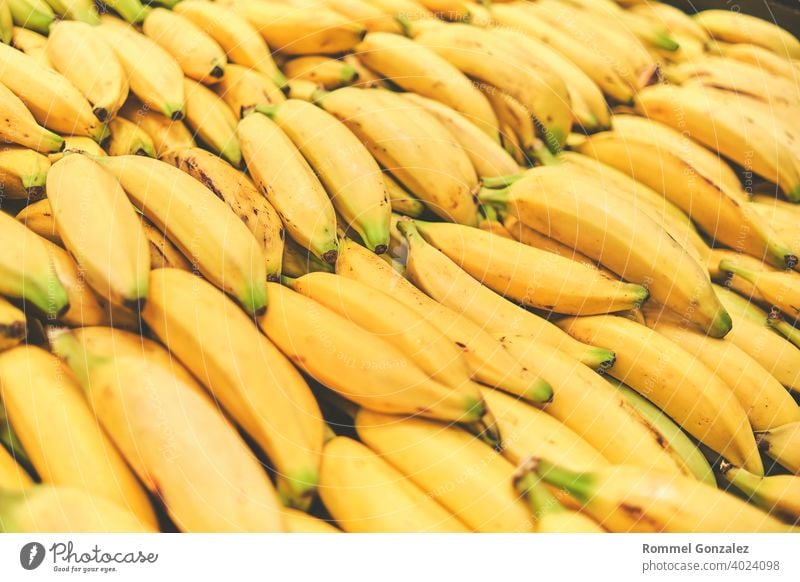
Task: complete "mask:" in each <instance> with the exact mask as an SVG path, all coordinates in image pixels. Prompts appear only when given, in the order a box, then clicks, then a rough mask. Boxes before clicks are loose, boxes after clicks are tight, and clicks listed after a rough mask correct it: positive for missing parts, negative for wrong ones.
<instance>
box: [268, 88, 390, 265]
mask: <svg viewBox="0 0 800 582" xmlns="http://www.w3.org/2000/svg"><path fill="white" fill-rule="evenodd" d="M259 111H261V112H263V113H265V114H266V115H268V116H269V117H270V118H271V119H272V120H273V121H274V122H275V123H276V124H277V126H278V127H279V128H280V129H281V130H283V132H284V133H285V134H286V135H287V136H288V137H289V139H290V140H292V142H294V145H295V147H297V149H298V150H299V151H300V153H301V154H302V155H303V157H304V158H305V159H306V161H307V162H308V164H309V165H310V166H311V168H312V170H313V171H314V173H315V174H316V175H317V176H318V177H319V179H320V181H321V182H322V185H323V186H324V187H325V189H326V190H327V191H328V194H329V195H330V197H331V201H332V202H333V206H334V208H335V209H336V211H337V212H338V213H339V215H340V216H341V217H342V218H343V219H344V220H345V222H346V224H347V225H348V226H349V227H350V228H352V229H353V230H355V231H356V232H357V233H358V235H359V236H360V237H361V239H362V240H363V241H364V243H365V244H366V246H367V247H368V248H369V249H370V250H373V251H375V252H376V253H378V254H381V253H383V252H385V251H386V248H387V246H388V244H389V222H390V215H391V205H390V203H389V197H388V194H387V192H386V186H385V184H384V181H383V175H382V173H381V169H380V167H378V164H377V163H376V162H375V160H374V159H373V158H372V156H371V155H370V153H369V151H367V149H366V148H365V147H364V145H362V143H361V142H360V141H359V140H358V139H357V138H356V137H355V136H354V135H353V134H352V133H350V130H348V129H347V128H346V127H345V126H344V125H343V124H342V123H341V122H340V121H339V120H338V119H336V118H335V117H334V116H332V115H331V114H329V113H327V112H325V111H323V110H321V109H320V108H318V107H315V106H314V105H312V104H310V103H308V102H305V101H299V100H296V99H290V100H288V101H286V102H284V103H281V104H280V105H277V106H275V107H270V108H268V109H267V108H259ZM322 136H324V139H322Z"/></svg>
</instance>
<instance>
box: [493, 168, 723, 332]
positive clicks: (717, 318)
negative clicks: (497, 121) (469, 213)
mask: <svg viewBox="0 0 800 582" xmlns="http://www.w3.org/2000/svg"><path fill="white" fill-rule="evenodd" d="M593 190H594V191H595V193H593V194H588V193H589V192H592V191H593ZM597 190H598V189H597V185H596V184H595V183H594V182H593V181H592V180H591V179H589V178H587V177H584V176H578V175H575V174H574V173H572V172H565V167H564V166H547V167H542V168H536V169H535V170H533V171H529V172H527V173H526V175H525V177H524V178H522V179H520V180H518V181H517V182H514V183H513V184H512V185H511V186H510V187H509V188H508V189H507V190H505V191H495V190H486V189H484V190H483V191H482V192H481V199H482V200H483V201H485V202H488V203H491V204H495V205H499V206H500V207H501V208H502V207H505V208H507V209H508V211H509V212H510V213H511V214H512V215H514V216H516V217H518V218H519V220H520V221H521V222H523V223H525V224H527V225H528V226H530V227H532V228H534V229H535V230H538V231H540V232H543V233H544V234H547V235H549V236H552V237H553V238H555V239H556V240H558V241H559V242H561V243H564V244H566V245H568V246H570V247H572V248H575V249H577V250H578V251H580V252H582V253H584V254H586V255H587V256H589V257H591V258H593V259H596V260H598V261H600V262H601V263H603V264H604V265H605V266H607V267H608V268H610V269H611V270H613V271H614V272H616V273H617V274H619V275H620V276H622V277H623V278H624V279H625V280H627V281H631V282H639V283H645V284H646V285H645V286H646V287H647V288H648V290H649V291H650V295H651V297H652V298H653V299H655V300H656V301H658V302H660V303H662V304H665V305H668V306H669V307H670V308H672V309H674V310H675V311H678V312H680V313H682V314H683V315H685V316H687V317H688V318H689V319H690V321H692V323H694V324H695V325H697V326H698V327H700V328H701V329H703V330H704V331H706V332H707V333H708V334H709V335H711V336H712V337H724V336H725V334H727V333H728V332H729V331H730V329H731V320H730V316H729V315H728V314H727V312H726V311H725V310H724V309H723V308H722V306H721V305H720V303H719V300H718V299H717V297H716V295H714V292H713V290H712V288H711V283H710V282H709V280H708V275H707V273H706V272H705V270H704V269H703V267H702V266H701V265H700V264H699V263H698V262H697V261H696V260H695V259H694V258H693V257H692V256H691V255H690V254H688V253H687V251H686V250H685V249H684V248H683V247H681V246H680V245H679V244H678V243H677V241H675V240H674V239H673V238H672V237H670V236H669V234H668V233H667V232H666V231H665V230H664V229H663V228H662V227H661V225H659V224H658V223H657V222H655V221H654V220H653V219H652V218H651V217H650V216H649V215H648V214H647V213H646V212H644V211H642V210H641V209H639V208H638V207H636V206H635V205H633V204H631V203H630V202H628V201H627V200H625V199H624V198H621V197H619V196H617V195H612V194H611V193H609V192H607V191H605V190H601V191H597Z"/></svg>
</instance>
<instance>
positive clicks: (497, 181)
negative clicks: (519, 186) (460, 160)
mask: <svg viewBox="0 0 800 582" xmlns="http://www.w3.org/2000/svg"><path fill="white" fill-rule="evenodd" d="M524 175H525V174H524V172H522V173H519V174H508V175H506V176H492V177H488V176H487V177H482V178H481V184H483V187H484V188H506V187H508V186H511V184H513V183H514V182H516V181H517V180H519V179H520V178H522V177H523V176H524Z"/></svg>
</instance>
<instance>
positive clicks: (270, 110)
mask: <svg viewBox="0 0 800 582" xmlns="http://www.w3.org/2000/svg"><path fill="white" fill-rule="evenodd" d="M278 107H280V105H266V104H264V103H261V104H259V105H256V106H255V107H253V108H252V109H251V110H250V111H249V112H248V115H249V114H250V113H254V112H256V113H263V114H264V115H266V116H267V117H269V118H270V119H275V116H276V115H278Z"/></svg>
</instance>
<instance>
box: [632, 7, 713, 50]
mask: <svg viewBox="0 0 800 582" xmlns="http://www.w3.org/2000/svg"><path fill="white" fill-rule="evenodd" d="M629 10H630V12H633V13H634V14H639V15H640V16H643V17H645V18H647V19H649V20H650V21H653V22H657V23H658V24H660V25H661V26H663V27H665V28H666V29H667V30H668V31H669V32H670V33H672V34H673V35H676V34H677V35H682V36H688V37H692V38H694V39H695V40H697V41H700V42H702V43H703V44H706V43H708V41H709V40H710V38H709V36H708V33H707V32H706V31H705V29H704V28H703V27H702V26H700V25H699V24H698V23H697V22H696V21H695V20H694V19H693V18H692V17H691V16H689V15H688V14H686V12H684V11H683V10H681V9H680V8H676V7H675V6H672V5H671V4H665V3H663V2H634V3H633V6H630V7H629Z"/></svg>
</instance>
